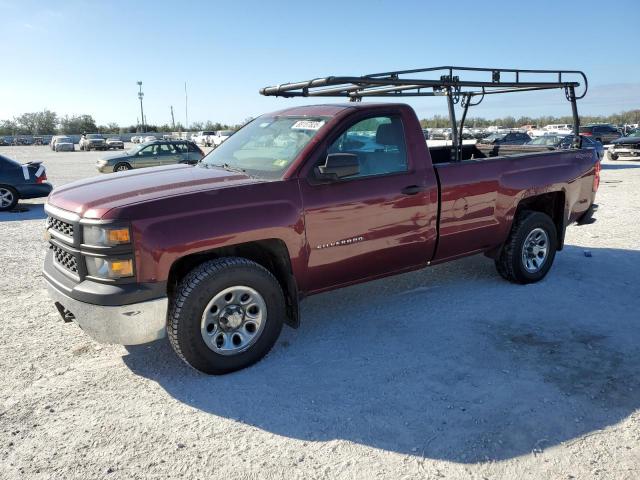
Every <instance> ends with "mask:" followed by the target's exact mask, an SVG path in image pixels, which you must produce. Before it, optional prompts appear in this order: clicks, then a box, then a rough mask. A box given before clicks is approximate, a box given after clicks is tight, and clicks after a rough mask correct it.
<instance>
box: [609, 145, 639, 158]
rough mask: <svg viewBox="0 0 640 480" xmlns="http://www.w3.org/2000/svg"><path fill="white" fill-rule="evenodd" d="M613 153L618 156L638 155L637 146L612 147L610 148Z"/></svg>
mask: <svg viewBox="0 0 640 480" xmlns="http://www.w3.org/2000/svg"><path fill="white" fill-rule="evenodd" d="M610 152H611V153H613V154H614V155H618V156H620V157H637V156H640V149H639V148H630V147H617V148H616V147H613V148H611V150H610Z"/></svg>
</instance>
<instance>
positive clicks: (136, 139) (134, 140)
mask: <svg viewBox="0 0 640 480" xmlns="http://www.w3.org/2000/svg"><path fill="white" fill-rule="evenodd" d="M142 140H144V137H141V136H140V135H134V136H133V137H131V143H142Z"/></svg>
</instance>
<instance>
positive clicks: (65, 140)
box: [56, 137, 71, 142]
mask: <svg viewBox="0 0 640 480" xmlns="http://www.w3.org/2000/svg"><path fill="white" fill-rule="evenodd" d="M70 141H71V139H70V138H69V137H58V139H57V140H56V142H70Z"/></svg>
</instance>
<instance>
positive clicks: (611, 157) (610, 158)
mask: <svg viewBox="0 0 640 480" xmlns="http://www.w3.org/2000/svg"><path fill="white" fill-rule="evenodd" d="M608 154H609V155H608V156H609V160H618V155H616V154H615V153H611V152H608Z"/></svg>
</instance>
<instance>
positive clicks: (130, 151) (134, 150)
mask: <svg viewBox="0 0 640 480" xmlns="http://www.w3.org/2000/svg"><path fill="white" fill-rule="evenodd" d="M144 147H146V145H143V144H139V145H136V146H135V147H131V148H129V149H127V153H128V154H129V155H135V154H136V153H138V152H139V151H140V150H142V149H143V148H144Z"/></svg>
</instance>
